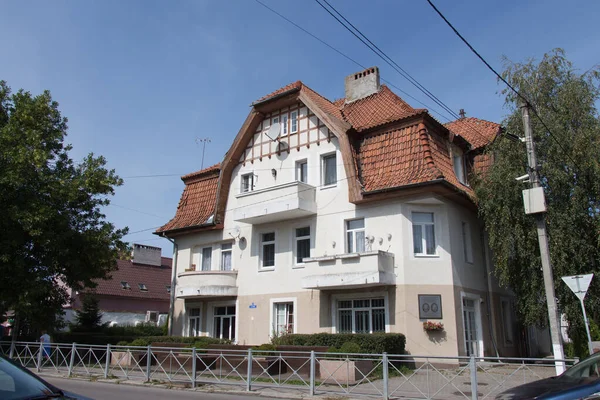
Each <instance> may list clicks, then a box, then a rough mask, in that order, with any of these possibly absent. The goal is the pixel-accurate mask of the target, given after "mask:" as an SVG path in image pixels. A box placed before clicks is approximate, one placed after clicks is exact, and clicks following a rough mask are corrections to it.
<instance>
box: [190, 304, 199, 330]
mask: <svg viewBox="0 0 600 400" xmlns="http://www.w3.org/2000/svg"><path fill="white" fill-rule="evenodd" d="M188 336H200V309H199V308H190V309H189V310H188Z"/></svg>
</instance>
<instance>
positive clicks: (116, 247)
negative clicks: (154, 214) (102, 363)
mask: <svg viewBox="0 0 600 400" xmlns="http://www.w3.org/2000/svg"><path fill="white" fill-rule="evenodd" d="M66 135H67V119H66V118H64V117H63V116H62V115H61V113H60V111H59V109H58V103H56V102H55V101H53V100H52V97H51V96H50V93H49V92H48V91H45V92H44V93H42V94H40V95H37V96H32V95H31V94H30V93H29V92H26V91H23V90H20V91H18V92H17V93H14V94H13V93H11V90H10V88H9V87H8V86H7V84H6V82H4V81H0V209H1V210H2V218H0V276H2V279H0V312H3V311H6V310H8V309H14V310H15V311H16V312H17V315H18V316H20V317H21V319H28V320H29V321H30V322H31V323H33V324H37V325H40V326H37V328H50V327H51V326H50V325H52V324H55V323H56V321H55V320H56V315H57V313H59V312H60V310H61V309H62V306H63V305H64V304H65V303H66V301H67V300H68V292H67V290H66V288H65V285H67V286H68V287H70V288H73V289H74V290H81V289H82V288H84V287H94V286H95V285H94V280H95V279H100V278H104V277H106V275H107V273H108V272H110V271H111V270H113V269H114V268H115V266H116V263H115V260H116V259H117V256H118V254H119V252H124V251H125V250H126V248H127V246H126V245H125V244H124V243H123V242H122V241H121V238H122V236H123V235H124V234H125V233H126V232H127V231H126V229H116V228H115V227H114V226H113V225H112V224H111V223H109V222H107V221H106V220H105V216H104V214H103V213H102V212H101V207H103V206H106V205H108V204H109V199H108V197H109V196H110V195H113V194H114V188H115V187H116V186H119V185H121V184H122V183H123V181H122V180H121V179H120V178H119V177H118V176H117V175H116V174H115V171H114V170H108V169H107V168H106V167H105V166H106V160H105V159H104V158H103V157H95V156H94V155H93V154H90V155H88V156H87V157H85V158H84V159H83V160H82V161H81V162H79V163H76V162H74V161H73V160H72V159H71V158H70V156H69V151H70V150H71V146H70V145H67V144H65V143H64V140H65V137H66Z"/></svg>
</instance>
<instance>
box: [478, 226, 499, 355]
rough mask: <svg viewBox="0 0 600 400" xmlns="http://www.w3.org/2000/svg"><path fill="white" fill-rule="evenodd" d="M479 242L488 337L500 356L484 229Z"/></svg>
mask: <svg viewBox="0 0 600 400" xmlns="http://www.w3.org/2000/svg"><path fill="white" fill-rule="evenodd" d="M481 243H483V246H482V247H483V249H482V252H483V260H484V262H485V275H486V276H485V285H486V288H487V302H486V303H487V315H488V324H489V329H490V338H491V339H492V345H493V346H494V351H495V352H496V357H500V354H499V353H498V345H497V342H496V316H495V313H494V308H493V307H492V282H491V280H492V276H491V265H490V258H489V253H488V243H487V237H486V234H485V231H484V230H483V229H482V230H481Z"/></svg>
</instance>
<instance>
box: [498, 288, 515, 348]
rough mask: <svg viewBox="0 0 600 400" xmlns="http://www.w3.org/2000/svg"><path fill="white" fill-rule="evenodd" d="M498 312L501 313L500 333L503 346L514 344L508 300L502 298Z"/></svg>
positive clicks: (510, 308) (511, 316)
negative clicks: (502, 337)
mask: <svg viewBox="0 0 600 400" xmlns="http://www.w3.org/2000/svg"><path fill="white" fill-rule="evenodd" d="M500 313H501V314H502V333H503V336H504V345H505V346H514V344H515V341H514V327H513V314H512V307H511V304H510V300H508V299H502V300H501V301H500Z"/></svg>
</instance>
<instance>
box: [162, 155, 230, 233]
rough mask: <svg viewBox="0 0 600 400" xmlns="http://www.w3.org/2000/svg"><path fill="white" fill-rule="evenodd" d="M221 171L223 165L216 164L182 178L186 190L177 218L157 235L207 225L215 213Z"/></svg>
mask: <svg viewBox="0 0 600 400" xmlns="http://www.w3.org/2000/svg"><path fill="white" fill-rule="evenodd" d="M220 171H221V165H220V164H216V165H213V166H211V167H208V168H205V169H203V170H201V171H197V172H193V173H191V174H187V175H184V176H182V177H181V180H182V181H183V182H184V183H185V189H184V190H183V194H182V195H181V199H180V200H179V205H178V206H177V211H176V213H175V216H174V217H173V219H171V220H170V221H169V222H168V223H166V224H165V225H163V226H162V227H160V228H159V229H157V230H156V233H159V232H167V231H173V230H177V229H182V228H188V227H193V226H202V225H204V224H206V223H207V222H208V220H209V218H210V217H211V216H212V215H213V214H214V212H215V206H216V202H217V187H218V183H219V175H220Z"/></svg>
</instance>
